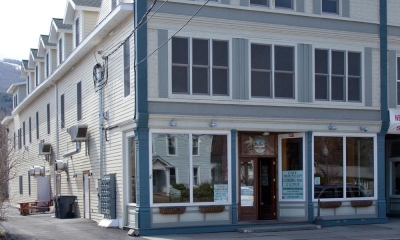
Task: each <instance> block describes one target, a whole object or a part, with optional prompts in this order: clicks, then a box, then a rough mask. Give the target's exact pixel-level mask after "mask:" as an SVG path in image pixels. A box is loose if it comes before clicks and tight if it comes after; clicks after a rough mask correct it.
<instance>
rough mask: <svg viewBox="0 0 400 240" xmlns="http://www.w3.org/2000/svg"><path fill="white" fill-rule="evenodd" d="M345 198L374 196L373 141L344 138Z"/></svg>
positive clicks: (371, 139)
mask: <svg viewBox="0 0 400 240" xmlns="http://www.w3.org/2000/svg"><path fill="white" fill-rule="evenodd" d="M346 174H347V178H346V183H347V187H346V188H347V189H346V190H347V191H346V197H347V198H351V197H373V196H374V140H373V138H360V137H359V138H354V137H348V138H346Z"/></svg>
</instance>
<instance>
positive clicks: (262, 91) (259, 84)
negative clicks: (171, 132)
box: [251, 71, 271, 97]
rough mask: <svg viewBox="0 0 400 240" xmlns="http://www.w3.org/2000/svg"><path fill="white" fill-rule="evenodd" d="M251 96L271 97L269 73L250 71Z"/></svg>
mask: <svg viewBox="0 0 400 240" xmlns="http://www.w3.org/2000/svg"><path fill="white" fill-rule="evenodd" d="M251 96H252V97H271V73H270V72H258V71H251Z"/></svg>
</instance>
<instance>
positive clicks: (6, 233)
mask: <svg viewBox="0 0 400 240" xmlns="http://www.w3.org/2000/svg"><path fill="white" fill-rule="evenodd" d="M0 230H1V231H2V232H3V234H4V236H5V237H6V238H5V239H6V240H17V238H15V237H14V236H13V235H11V234H10V233H9V232H8V231H7V229H5V228H4V227H3V225H1V223H0Z"/></svg>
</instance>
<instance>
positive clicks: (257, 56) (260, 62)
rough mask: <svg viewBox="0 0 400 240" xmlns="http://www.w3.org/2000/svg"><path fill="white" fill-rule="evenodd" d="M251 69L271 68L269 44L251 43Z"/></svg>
mask: <svg viewBox="0 0 400 240" xmlns="http://www.w3.org/2000/svg"><path fill="white" fill-rule="evenodd" d="M251 69H265V70H271V46H268V45H258V44H252V45H251Z"/></svg>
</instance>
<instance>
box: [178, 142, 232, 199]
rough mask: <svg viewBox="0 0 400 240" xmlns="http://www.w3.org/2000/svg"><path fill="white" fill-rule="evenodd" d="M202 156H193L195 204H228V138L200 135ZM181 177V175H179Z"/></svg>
mask: <svg viewBox="0 0 400 240" xmlns="http://www.w3.org/2000/svg"><path fill="white" fill-rule="evenodd" d="M198 139H199V142H200V143H201V144H200V149H199V151H200V154H199V155H200V156H193V166H194V169H193V183H194V184H196V183H197V184H196V185H197V186H198V187H195V188H194V189H193V201H194V202H228V183H229V181H228V161H227V136H225V135H200V136H198ZM178 176H180V174H178Z"/></svg>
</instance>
